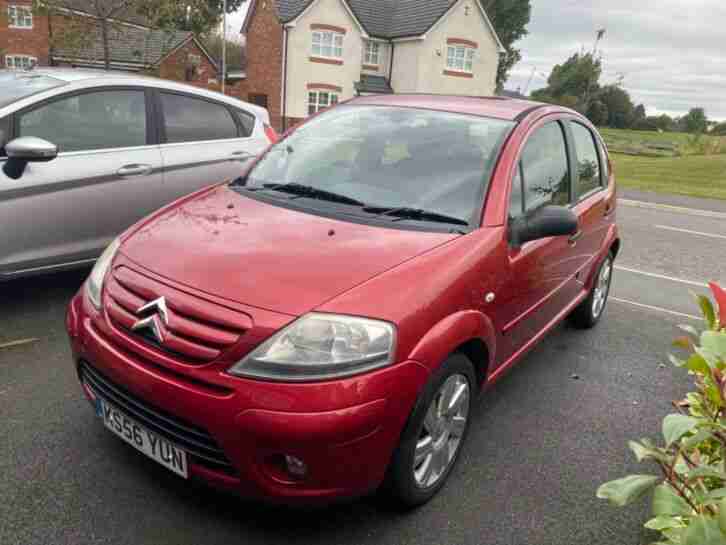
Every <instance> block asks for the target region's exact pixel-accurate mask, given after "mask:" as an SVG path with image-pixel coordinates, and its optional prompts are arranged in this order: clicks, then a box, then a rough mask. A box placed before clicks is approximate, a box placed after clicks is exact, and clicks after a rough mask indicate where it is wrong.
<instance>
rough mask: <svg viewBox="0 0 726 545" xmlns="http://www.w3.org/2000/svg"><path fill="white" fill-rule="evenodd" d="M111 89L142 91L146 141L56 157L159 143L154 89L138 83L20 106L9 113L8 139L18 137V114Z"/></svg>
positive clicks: (85, 91) (74, 93)
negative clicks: (137, 144)
mask: <svg viewBox="0 0 726 545" xmlns="http://www.w3.org/2000/svg"><path fill="white" fill-rule="evenodd" d="M112 91H136V92H143V93H144V101H145V104H146V143H145V144H143V145H141V146H126V147H122V148H100V149H92V150H78V151H60V152H59V153H58V157H65V156H74V155H87V154H95V153H108V152H118V151H121V150H130V149H139V148H146V147H149V146H156V145H158V144H159V140H158V124H157V119H156V115H155V108H154V104H153V102H154V96H153V92H154V89H153V88H150V87H144V86H138V85H106V86H101V87H90V88H87V89H80V90H76V91H70V92H67V93H61V94H58V95H54V96H52V97H49V98H46V99H45V100H41V101H39V102H36V103H34V104H31V105H29V106H26V107H25V108H21V109H20V110H16V111H15V112H13V113H12V114H10V118H11V119H10V138H9V139H8V141H10V140H12V139H14V138H17V137H18V134H19V132H18V127H19V118H20V116H22V115H24V114H26V113H29V112H32V111H34V110H37V109H39V108H43V107H45V106H48V105H49V104H52V103H54V102H58V101H60V100H67V99H70V98H74V97H77V96H81V95H89V94H92V93H104V92H112Z"/></svg>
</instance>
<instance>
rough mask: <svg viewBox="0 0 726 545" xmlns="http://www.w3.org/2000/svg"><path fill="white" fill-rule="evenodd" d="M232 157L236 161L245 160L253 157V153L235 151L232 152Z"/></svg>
mask: <svg viewBox="0 0 726 545" xmlns="http://www.w3.org/2000/svg"><path fill="white" fill-rule="evenodd" d="M232 157H233V158H234V159H237V160H238V161H247V160H248V159H252V158H254V155H252V154H251V153H248V152H246V151H235V152H233V153H232Z"/></svg>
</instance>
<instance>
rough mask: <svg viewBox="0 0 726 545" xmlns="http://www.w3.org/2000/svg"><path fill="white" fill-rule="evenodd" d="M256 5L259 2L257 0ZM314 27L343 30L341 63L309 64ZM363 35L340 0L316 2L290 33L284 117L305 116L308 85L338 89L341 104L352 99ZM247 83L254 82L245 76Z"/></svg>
mask: <svg viewBox="0 0 726 545" xmlns="http://www.w3.org/2000/svg"><path fill="white" fill-rule="evenodd" d="M258 2H259V0H258ZM313 24H326V25H333V26H336V27H341V28H344V29H345V30H346V33H345V37H344V38H343V59H342V60H343V63H342V64H323V63H320V62H313V61H311V60H310V57H311V53H312V52H311V50H312V29H311V25H313ZM362 47H363V41H362V34H361V31H360V28H359V27H358V25H357V23H356V22H355V20H354V19H353V18H352V17H351V15H350V13H349V12H348V11H347V9H346V8H345V7H344V6H343V2H342V0H318V1H317V2H316V3H315V4H314V6H313V8H312V9H310V10H308V11H307V13H305V14H304V15H302V16H301V17H300V18H299V19H298V20H297V21H296V24H295V28H293V29H291V30H290V33H289V45H288V55H289V59H288V78H287V84H288V86H287V115H288V117H293V118H305V117H307V116H308V85H309V84H311V83H312V84H316V83H317V84H326V85H331V86H335V87H340V88H341V92H340V93H339V96H340V101H341V102H342V101H344V100H347V99H349V98H352V97H353V96H354V95H355V92H356V91H355V87H354V84H355V82H357V81H359V80H360V74H361V65H362V51H363V50H362ZM248 78H249V79H250V81H254V80H253V78H252V76H251V75H249V73H248Z"/></svg>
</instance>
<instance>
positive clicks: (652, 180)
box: [610, 133, 726, 199]
mask: <svg viewBox="0 0 726 545" xmlns="http://www.w3.org/2000/svg"><path fill="white" fill-rule="evenodd" d="M654 134H656V135H657V134H658V133H654ZM610 157H611V159H612V162H613V168H614V170H615V177H616V179H617V181H618V184H619V185H620V186H621V187H629V188H632V189H641V190H644V191H656V192H658V193H671V194H676V195H687V196H691V197H706V198H712V199H726V155H691V156H687V157H658V158H653V157H637V156H631V155H621V154H619V153H612V154H611V156H610Z"/></svg>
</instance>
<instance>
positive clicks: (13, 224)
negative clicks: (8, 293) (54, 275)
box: [0, 87, 162, 275]
mask: <svg viewBox="0 0 726 545" xmlns="http://www.w3.org/2000/svg"><path fill="white" fill-rule="evenodd" d="M148 104H149V95H148V93H147V91H145V90H144V89H143V88H133V87H123V88H116V87H114V88H97V89H93V90H85V91H82V92H76V93H72V94H66V95H61V96H60V97H54V98H53V99H50V100H48V101H45V102H42V103H40V104H36V105H33V106H32V107H29V108H26V109H24V110H21V111H19V112H15V114H14V115H13V117H12V126H13V127H14V128H13V129H12V137H23V136H36V137H39V138H43V139H45V140H48V141H49V142H52V143H53V144H55V145H57V146H58V150H59V153H58V156H57V158H55V159H54V160H52V161H50V162H47V163H28V164H27V166H26V167H25V169H24V171H23V172H22V175H21V176H20V178H19V179H11V178H10V177H8V176H7V175H5V174H4V173H2V172H0V218H2V225H3V230H4V231H5V234H6V235H8V234H9V233H12V236H4V237H2V246H1V247H0V274H5V275H8V274H10V273H11V272H15V273H17V272H18V271H24V272H32V271H35V270H44V269H46V268H53V267H55V266H57V265H62V264H69V263H76V262H82V261H86V260H93V259H94V258H96V257H97V256H98V255H99V254H100V252H101V251H102V250H103V248H104V247H105V246H106V245H107V244H108V243H109V242H110V241H111V240H112V239H113V238H114V237H115V236H116V235H118V234H119V233H120V232H122V231H123V230H125V229H126V228H128V227H129V226H130V225H132V224H133V223H134V222H136V221H137V220H139V219H140V218H142V217H144V216H145V215H147V214H148V213H149V212H151V211H152V210H154V209H155V208H157V207H158V206H159V205H160V204H161V202H162V193H161V180H162V178H161V153H160V151H159V148H158V145H157V144H156V143H155V142H154V135H153V130H152V127H151V126H150V122H149V118H150V116H149V115H148V111H147V107H148Z"/></svg>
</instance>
